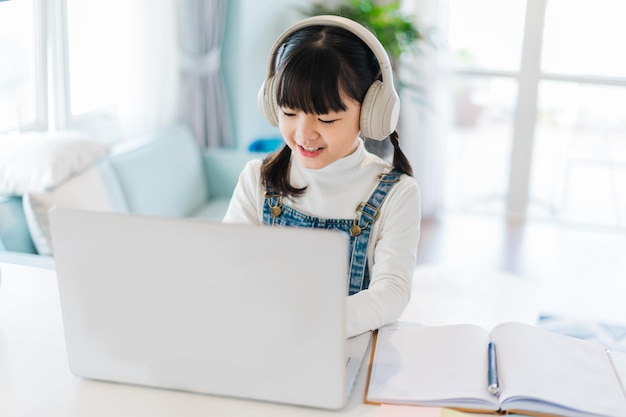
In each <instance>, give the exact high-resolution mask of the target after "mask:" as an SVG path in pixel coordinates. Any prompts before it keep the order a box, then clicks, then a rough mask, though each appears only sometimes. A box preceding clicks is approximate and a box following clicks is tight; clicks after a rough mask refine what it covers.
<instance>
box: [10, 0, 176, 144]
mask: <svg viewBox="0 0 626 417" xmlns="http://www.w3.org/2000/svg"><path fill="white" fill-rule="evenodd" d="M146 10H149V13H146ZM175 12H176V3H175V2H174V1H173V0H137V1H132V2H129V1H125V0H109V1H84V0H13V1H0V62H1V63H2V64H0V132H7V131H20V130H30V129H36V130H47V129H49V130H59V129H60V130H65V129H70V130H80V131H84V132H87V133H91V134H92V135H94V136H95V137H97V138H99V139H100V140H102V141H105V142H113V141H117V140H123V139H124V138H125V137H132V136H133V135H135V136H136V135H137V134H139V133H142V132H145V131H149V130H152V129H155V128H158V127H160V126H163V125H165V124H168V123H170V122H171V121H173V120H174V119H175V117H176V111H177V107H176V98H177V85H178V84H177V83H178V72H177V71H178V61H177V54H178V50H177V49H176V48H177V44H176V42H177V38H176V13H175ZM6 63H9V65H7V64H6Z"/></svg>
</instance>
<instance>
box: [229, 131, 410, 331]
mask: <svg viewBox="0 0 626 417" xmlns="http://www.w3.org/2000/svg"><path fill="white" fill-rule="evenodd" d="M261 163H262V161H261V160H260V159H255V160H251V161H249V162H248V164H247V165H246V167H245V168H244V170H243V171H242V173H241V175H240V176H239V182H238V184H237V186H236V188H235V191H234V193H233V196H232V199H231V201H230V204H229V207H228V210H227V212H226V215H225V216H224V222H231V223H248V224H254V225H262V224H263V204H264V192H265V189H264V187H263V181H262V179H261ZM390 170H391V166H390V165H389V164H388V163H386V162H385V161H383V160H382V159H380V158H379V157H378V156H376V155H373V154H371V153H369V152H368V151H367V150H366V149H365V147H364V146H363V143H362V142H361V143H359V146H358V148H357V150H356V151H355V152H353V153H351V154H350V155H348V156H346V157H344V158H341V159H339V160H337V161H335V162H333V163H331V164H330V165H328V166H326V167H324V168H321V169H310V168H305V167H303V166H302V164H301V163H300V162H299V160H298V158H295V157H293V156H292V158H291V163H290V172H289V181H290V183H291V184H292V185H293V186H295V187H298V188H300V187H303V186H306V187H307V188H306V191H305V192H304V195H302V196H299V197H293V198H287V197H285V198H283V204H284V205H286V206H289V207H291V208H293V209H295V210H298V211H300V212H302V213H304V214H307V215H310V216H314V217H319V218H326V219H353V218H354V217H355V210H356V208H357V207H358V205H359V204H360V203H361V202H365V201H367V200H368V198H369V196H370V195H371V194H372V192H373V191H374V190H375V188H376V186H377V185H378V174H380V173H381V172H388V171H390ZM420 219H421V208H420V193H419V188H418V186H417V183H416V182H415V180H414V179H413V178H412V177H410V176H408V175H402V176H401V177H400V180H399V181H398V182H397V183H396V184H395V185H394V186H393V187H392V188H391V190H390V191H389V193H388V195H387V198H386V199H385V201H384V203H383V205H382V207H381V208H380V215H379V217H378V219H377V220H376V222H375V223H374V227H373V229H372V232H371V235H370V241H369V244H368V248H367V259H368V265H369V266H368V268H369V274H370V284H369V288H368V289H366V290H363V291H360V292H358V293H356V294H354V295H351V296H349V297H347V301H346V302H347V304H346V316H347V317H346V320H347V323H346V329H347V336H348V337H351V336H355V335H358V334H360V333H363V332H366V331H368V330H374V329H377V328H379V327H381V326H384V325H385V324H389V323H391V322H393V321H395V320H397V319H398V318H399V317H400V315H401V314H402V312H403V310H404V308H405V307H406V305H407V303H408V302H409V298H410V295H411V281H412V278H413V271H414V269H415V262H416V257H417V244H418V240H419V234H420ZM346 279H348V277H346Z"/></svg>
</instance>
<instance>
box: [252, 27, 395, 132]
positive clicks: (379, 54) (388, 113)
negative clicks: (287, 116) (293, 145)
mask: <svg viewBox="0 0 626 417" xmlns="http://www.w3.org/2000/svg"><path fill="white" fill-rule="evenodd" d="M317 25H322V26H338V27H341V28H343V29H346V30H348V31H349V32H352V33H353V34H355V35H356V36H358V37H359V38H360V39H361V40H362V41H363V42H365V44H366V45H367V46H368V47H369V48H370V49H371V50H372V52H373V53H374V55H375V56H376V59H377V60H378V64H379V65H380V69H381V72H382V81H379V80H376V81H374V82H373V83H372V85H371V86H370V87H369V89H368V90H367V93H366V94H365V98H364V99H363V103H361V119H360V123H359V127H360V129H361V134H362V135H363V136H364V137H366V138H370V139H377V140H383V139H385V138H386V137H387V136H389V135H390V134H391V133H393V131H394V130H395V129H396V125H397V124H398V116H399V115H400V99H399V98H398V93H397V92H396V90H395V88H394V86H393V73H392V71H391V63H390V61H389V56H388V55H387V52H386V51H385V48H384V47H383V46H382V44H381V43H380V41H379V40H378V39H377V38H376V36H374V34H372V33H371V32H370V31H369V30H367V29H366V28H365V27H363V26H361V25H360V24H358V23H356V22H355V21H353V20H350V19H346V18H344V17H340V16H314V17H310V18H307V19H304V20H302V21H300V22H298V23H296V24H294V25H293V26H291V27H289V28H288V29H287V30H285V31H284V32H283V33H282V35H280V36H279V37H278V39H277V40H276V42H274V46H272V50H271V52H270V56H269V61H268V64H267V75H266V77H265V82H264V83H263V85H262V86H261V89H260V90H259V94H258V97H257V102H258V106H259V110H260V111H261V114H263V116H265V118H266V119H267V120H268V121H269V122H270V123H271V124H272V125H273V126H278V112H279V108H278V104H277V102H276V90H275V67H276V62H275V61H276V56H277V55H278V50H279V48H280V46H281V45H282V44H283V43H284V42H285V41H286V40H287V38H288V37H289V36H291V34H293V33H294V32H296V31H298V30H300V29H302V28H304V27H308V26H317Z"/></svg>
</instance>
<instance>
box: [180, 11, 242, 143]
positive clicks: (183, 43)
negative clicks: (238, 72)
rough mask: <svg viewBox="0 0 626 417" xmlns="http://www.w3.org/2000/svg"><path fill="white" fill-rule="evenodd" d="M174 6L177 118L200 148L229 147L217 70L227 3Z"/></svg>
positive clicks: (225, 105)
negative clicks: (178, 60)
mask: <svg viewBox="0 0 626 417" xmlns="http://www.w3.org/2000/svg"><path fill="white" fill-rule="evenodd" d="M177 5H178V12H179V13H178V16H179V19H178V25H179V38H178V40H179V52H180V56H181V70H180V74H181V75H180V77H181V85H180V87H181V96H180V114H181V118H182V119H183V120H185V121H187V122H188V124H189V125H190V126H191V127H192V129H193V130H194V133H195V135H196V138H197V140H198V143H199V145H200V146H202V147H207V148H211V147H230V146H232V145H233V142H232V137H231V134H230V117H229V111H228V100H227V96H226V92H225V86H224V80H223V77H222V72H221V70H220V68H221V62H220V61H221V43H222V39H223V33H224V24H225V21H226V7H227V0H181V1H179V2H178V3H177Z"/></svg>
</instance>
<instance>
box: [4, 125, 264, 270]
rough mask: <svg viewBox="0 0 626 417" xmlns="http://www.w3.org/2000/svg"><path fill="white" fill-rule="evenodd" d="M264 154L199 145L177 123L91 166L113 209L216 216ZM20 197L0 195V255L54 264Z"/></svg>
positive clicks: (123, 147)
mask: <svg viewBox="0 0 626 417" xmlns="http://www.w3.org/2000/svg"><path fill="white" fill-rule="evenodd" d="M262 156H264V154H263V153H253V152H243V151H237V150H226V149H220V150H200V149H199V147H198V146H197V145H196V142H195V139H194V137H193V134H192V132H191V130H190V129H189V128H188V127H187V126H185V125H182V124H177V125H173V126H170V127H168V128H164V129H161V130H159V131H156V132H153V133H151V134H147V135H145V136H143V137H140V138H137V139H136V140H132V141H130V142H126V143H124V144H122V145H119V146H117V147H114V148H113V149H112V151H111V153H110V155H109V156H107V157H105V158H104V159H102V160H100V161H99V162H98V163H97V165H96V167H95V168H96V170H97V172H98V174H99V175H100V178H101V180H102V184H104V188H105V190H106V193H107V194H108V197H109V200H110V205H111V207H110V209H112V210H113V211H120V212H129V213H137V214H147V215H156V216H173V217H200V218H205V219H208V220H214V221H220V220H221V219H222V217H223V215H224V213H225V211H226V208H227V206H228V201H229V200H230V197H231V195H232V191H233V189H234V187H235V185H236V183H237V179H238V177H239V173H240V172H241V170H242V169H243V167H244V165H245V163H246V162H247V161H248V160H250V159H252V158H260V157H262ZM23 200H26V198H23V197H22V196H2V195H0V261H6V262H18V263H26V264H30V265H37V266H50V267H52V266H53V265H54V262H53V258H52V257H51V256H41V255H40V254H39V253H38V251H37V245H35V244H34V243H33V236H32V235H31V230H32V229H29V224H28V223H27V219H26V214H25V204H23V203H24V201H23Z"/></svg>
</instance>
